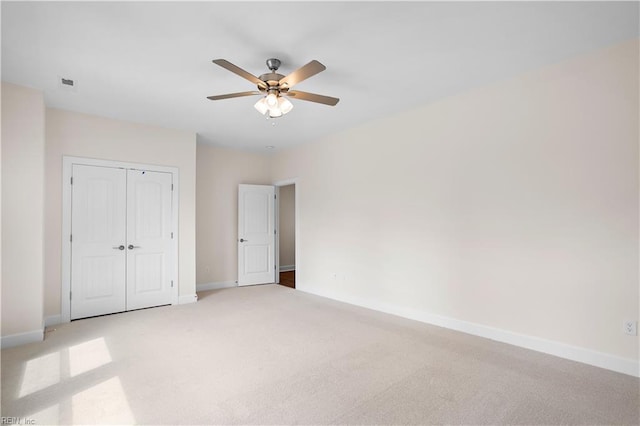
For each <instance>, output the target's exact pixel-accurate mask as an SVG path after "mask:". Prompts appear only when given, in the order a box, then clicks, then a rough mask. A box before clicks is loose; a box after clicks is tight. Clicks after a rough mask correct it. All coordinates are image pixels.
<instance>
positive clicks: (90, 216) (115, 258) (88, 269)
mask: <svg viewBox="0 0 640 426" xmlns="http://www.w3.org/2000/svg"><path fill="white" fill-rule="evenodd" d="M72 175H73V185H72V196H71V215H72V226H71V245H72V252H71V319H76V318H84V317H88V316H94V315H103V314H110V313H113V312H121V311H124V310H126V299H125V280H126V256H127V252H126V250H125V244H126V179H127V175H126V171H125V170H124V169H118V168H111V167H93V166H82V165H74V166H73V171H72Z"/></svg>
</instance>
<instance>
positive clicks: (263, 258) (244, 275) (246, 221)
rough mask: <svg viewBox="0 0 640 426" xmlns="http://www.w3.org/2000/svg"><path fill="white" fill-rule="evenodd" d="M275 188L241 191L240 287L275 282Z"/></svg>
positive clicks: (241, 188) (253, 187)
mask: <svg viewBox="0 0 640 426" xmlns="http://www.w3.org/2000/svg"><path fill="white" fill-rule="evenodd" d="M274 206H275V187H273V186H268V185H240V186H239V188H238V285H239V286H242V285H252V284H266V283H273V282H275V216H274Z"/></svg>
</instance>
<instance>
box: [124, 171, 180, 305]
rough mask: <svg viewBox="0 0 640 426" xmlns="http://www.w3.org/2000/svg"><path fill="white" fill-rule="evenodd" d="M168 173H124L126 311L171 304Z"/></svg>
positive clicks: (169, 181) (170, 178) (169, 179)
mask: <svg viewBox="0 0 640 426" xmlns="http://www.w3.org/2000/svg"><path fill="white" fill-rule="evenodd" d="M171 184H172V176H171V173H163V172H152V171H142V170H127V310H131V309H140V308H148V307H151V306H160V305H168V304H170V303H171V296H172V289H171V287H172V286H173V283H172V281H171V276H172V274H171V270H170V268H171V262H170V258H171V239H172V235H171Z"/></svg>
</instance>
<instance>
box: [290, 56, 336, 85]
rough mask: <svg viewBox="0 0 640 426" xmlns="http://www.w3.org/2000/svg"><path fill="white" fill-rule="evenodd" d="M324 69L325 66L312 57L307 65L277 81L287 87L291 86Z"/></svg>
mask: <svg viewBox="0 0 640 426" xmlns="http://www.w3.org/2000/svg"><path fill="white" fill-rule="evenodd" d="M326 69H327V67H325V66H324V65H322V64H321V63H320V62H318V61H316V60H315V59H314V60H313V61H311V62H309V63H308V64H307V65H304V66H302V67H300V68H298V69H297V70H295V71H294V72H292V73H291V74H289V75H288V76H286V77H284V78H282V79H281V80H280V81H279V84H280V86H283V85H286V86H287V87H293V86H295V85H296V84H298V83H300V82H301V81H303V80H306V79H307V78H309V77H312V76H314V75H316V74H318V73H319V72H322V71H324V70H326Z"/></svg>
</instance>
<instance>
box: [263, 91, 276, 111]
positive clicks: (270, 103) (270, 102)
mask: <svg viewBox="0 0 640 426" xmlns="http://www.w3.org/2000/svg"><path fill="white" fill-rule="evenodd" d="M265 102H266V103H267V107H269V108H276V107H277V106H278V96H277V95H276V94H275V93H269V94H268V95H267V97H266V98H265Z"/></svg>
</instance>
